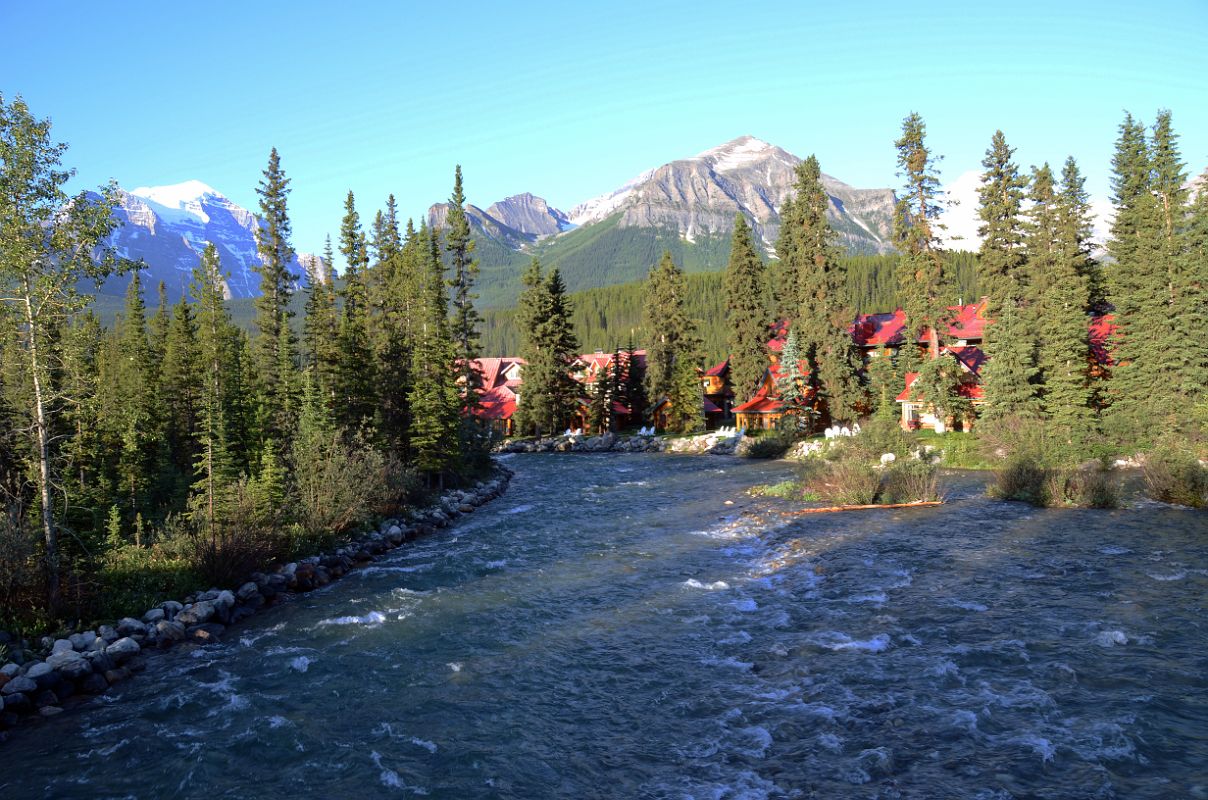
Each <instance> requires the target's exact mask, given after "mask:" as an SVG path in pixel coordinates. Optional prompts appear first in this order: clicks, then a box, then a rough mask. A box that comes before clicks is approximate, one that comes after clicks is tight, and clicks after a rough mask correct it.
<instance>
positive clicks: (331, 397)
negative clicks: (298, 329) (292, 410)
mask: <svg viewBox="0 0 1208 800" xmlns="http://www.w3.org/2000/svg"><path fill="white" fill-rule="evenodd" d="M332 259H333V256H332V249H331V237H330V236H328V237H327V241H326V244H325V245H324V248H323V258H322V259H318V258H311V259H310V262H309V264H308V265H307V281H306V305H305V308H304V311H303V313H304V315H305V316H304V318H303V320H302V340H303V345H304V348H305V351H306V362H305V363H306V364H307V365H308V366H309V368H310V369H311V370H313V372H314V383H315V390H316V391H317V392H318V393H319V395H320V396H321V397H322V398H323V401H324V402H325V403H326V404H327V407H328V409H329V410H334V408H335V404H336V397H337V396H338V392H339V386H340V380H339V379H340V374H339V370H340V342H339V323H338V319H339V311H338V309H337V308H336V288H335V268H334V262H333V260H332Z"/></svg>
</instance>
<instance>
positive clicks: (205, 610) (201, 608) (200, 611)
mask: <svg viewBox="0 0 1208 800" xmlns="http://www.w3.org/2000/svg"><path fill="white" fill-rule="evenodd" d="M213 616H214V604H213V603H210V602H208V601H206V600H199V601H197V602H196V603H194V604H193V605H191V606H189V607H188V608H186V609H185V610H184V611H181V612H180V613H179V614H177V615H176V620H177V622H179V623H180V624H182V625H184V626H185V627H186V628H189V627H192V626H193V625H200V624H201V623H203V622H209V621H210V618H211V617H213Z"/></svg>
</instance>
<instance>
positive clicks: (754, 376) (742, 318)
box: [722, 213, 785, 400]
mask: <svg viewBox="0 0 1208 800" xmlns="http://www.w3.org/2000/svg"><path fill="white" fill-rule="evenodd" d="M784 263H785V262H784V260H783V259H782V260H781V264H782V265H783V264H784ZM765 274H766V271H765V269H764V266H763V262H762V261H761V260H760V258H759V254H758V253H756V252H755V244H754V242H753V241H752V239H751V228H750V226H749V225H747V220H746V218H745V217H744V216H743V215H742V214H741V213H739V214H737V215H735V218H734V238H733V241H732V243H731V246H730V263H729V265H728V266H727V267H726V273H725V277H724V278H723V284H722V286H723V291H724V292H725V304H726V330H727V334H728V335H727V344H728V345H729V353H730V385H731V386H732V387H733V389H734V394H735V396H736V397H738V398H740V400H745V399H746V398H748V397H750V396H751V395H753V394H754V393H755V390H756V389H757V388H758V387H759V382H760V381H761V380H762V379H763V373H764V371H765V370H766V369H767V366H768V354H767V339H768V328H769V326H768V315H767V311H766V310H765V306H764V302H763V291H764V282H765V277H764V276H765Z"/></svg>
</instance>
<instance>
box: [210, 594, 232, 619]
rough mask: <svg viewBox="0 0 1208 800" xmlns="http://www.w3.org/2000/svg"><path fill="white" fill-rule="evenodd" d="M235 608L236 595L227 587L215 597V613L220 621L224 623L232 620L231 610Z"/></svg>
mask: <svg viewBox="0 0 1208 800" xmlns="http://www.w3.org/2000/svg"><path fill="white" fill-rule="evenodd" d="M234 608H235V595H234V594H233V593H232V592H230V591H229V590H227V589H223V590H222V591H221V592H219V593H218V596H217V597H215V598H214V613H215V615H216V616H217V617H218V621H219V622H222V623H224V624H225V623H227V622H230V620H231V611H232V610H234Z"/></svg>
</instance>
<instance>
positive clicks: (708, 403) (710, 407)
mask: <svg viewBox="0 0 1208 800" xmlns="http://www.w3.org/2000/svg"><path fill="white" fill-rule="evenodd" d="M705 413H706V414H720V413H722V410H721V409H720V408H718V407H717V404H716V403H714V402H713V401H712V400H710V399H709V398H707V397H706V398H705Z"/></svg>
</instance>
